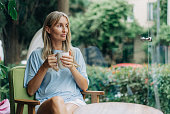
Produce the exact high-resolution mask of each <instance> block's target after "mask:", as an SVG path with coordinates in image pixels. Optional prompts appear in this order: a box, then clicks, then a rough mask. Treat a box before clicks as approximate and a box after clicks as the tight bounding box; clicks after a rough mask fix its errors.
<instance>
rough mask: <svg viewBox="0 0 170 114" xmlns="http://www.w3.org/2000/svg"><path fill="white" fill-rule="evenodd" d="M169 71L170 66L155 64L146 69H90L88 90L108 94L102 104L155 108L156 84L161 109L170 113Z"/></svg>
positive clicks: (101, 99)
mask: <svg viewBox="0 0 170 114" xmlns="http://www.w3.org/2000/svg"><path fill="white" fill-rule="evenodd" d="M169 69H170V65H152V66H149V68H148V66H147V65H143V68H131V67H125V68H113V67H110V68H103V67H95V66H93V67H91V66H88V67H87V72H88V76H89V80H90V85H89V90H95V91H97V90H100V91H105V95H104V96H102V97H101V98H100V102H106V101H107V102H112V101H114V102H129V103H138V104H143V105H148V106H152V107H155V108H156V102H155V94H154V92H155V91H154V86H156V85H157V87H158V97H159V99H160V106H161V109H162V111H163V112H164V114H169V113H170V78H169V77H170V71H169ZM148 71H149V72H148ZM89 99H90V97H89V98H87V99H86V100H89Z"/></svg>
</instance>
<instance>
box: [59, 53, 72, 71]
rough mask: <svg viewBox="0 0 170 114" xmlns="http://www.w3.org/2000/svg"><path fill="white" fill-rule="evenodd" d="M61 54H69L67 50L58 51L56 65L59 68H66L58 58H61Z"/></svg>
mask: <svg viewBox="0 0 170 114" xmlns="http://www.w3.org/2000/svg"><path fill="white" fill-rule="evenodd" d="M62 56H69V52H60V53H58V54H57V63H58V67H59V68H60V69H64V68H66V67H64V66H63V64H62V62H61V60H60V58H62Z"/></svg>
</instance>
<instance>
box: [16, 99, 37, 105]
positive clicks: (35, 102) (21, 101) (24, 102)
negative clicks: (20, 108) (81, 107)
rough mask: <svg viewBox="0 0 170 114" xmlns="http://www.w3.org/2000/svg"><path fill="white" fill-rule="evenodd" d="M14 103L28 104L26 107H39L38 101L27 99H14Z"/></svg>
mask: <svg viewBox="0 0 170 114" xmlns="http://www.w3.org/2000/svg"><path fill="white" fill-rule="evenodd" d="M15 103H21V104H28V105H40V101H37V100H28V99H15Z"/></svg>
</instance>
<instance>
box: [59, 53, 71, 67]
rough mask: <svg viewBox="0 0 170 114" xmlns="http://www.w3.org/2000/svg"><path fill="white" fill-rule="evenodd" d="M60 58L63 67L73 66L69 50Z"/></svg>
mask: <svg viewBox="0 0 170 114" xmlns="http://www.w3.org/2000/svg"><path fill="white" fill-rule="evenodd" d="M60 60H61V62H62V64H63V66H64V67H67V68H69V69H71V68H73V66H74V63H73V57H72V56H71V51H69V56H62V57H61V58H60Z"/></svg>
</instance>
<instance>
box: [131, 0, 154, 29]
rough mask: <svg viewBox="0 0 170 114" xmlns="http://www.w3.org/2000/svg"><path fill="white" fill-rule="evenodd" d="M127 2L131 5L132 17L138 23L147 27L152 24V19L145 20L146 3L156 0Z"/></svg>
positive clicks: (146, 13) (132, 0) (146, 12)
mask: <svg viewBox="0 0 170 114" xmlns="http://www.w3.org/2000/svg"><path fill="white" fill-rule="evenodd" d="M128 2H129V4H132V5H133V13H134V18H135V19H136V20H137V22H138V23H139V25H141V26H142V27H144V28H148V27H150V26H152V25H153V22H152V21H150V22H148V21H147V15H148V11H147V3H148V2H156V0H128Z"/></svg>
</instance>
